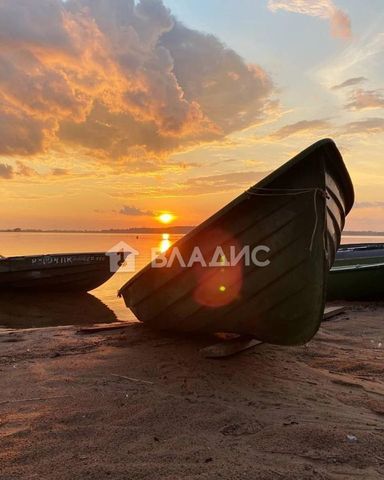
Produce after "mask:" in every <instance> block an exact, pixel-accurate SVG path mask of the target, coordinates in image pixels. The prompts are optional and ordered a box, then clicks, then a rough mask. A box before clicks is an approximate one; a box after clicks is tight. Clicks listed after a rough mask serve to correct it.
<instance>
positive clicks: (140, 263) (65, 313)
mask: <svg viewBox="0 0 384 480" xmlns="http://www.w3.org/2000/svg"><path fill="white" fill-rule="evenodd" d="M180 237H181V235H170V236H168V235H166V232H164V235H160V234H142V235H122V234H101V233H98V234H92V233H89V234H86V233H82V234H80V233H0V254H1V255H3V256H18V255H35V254H46V253H49V254H52V253H75V252H105V251H108V250H109V249H111V248H113V247H114V246H115V245H116V244H117V243H119V242H120V241H124V242H125V243H127V244H128V245H130V246H131V247H132V248H134V249H135V250H137V251H138V252H139V255H138V257H137V259H136V260H137V262H136V269H137V270H139V269H141V268H142V267H144V266H145V265H146V264H147V263H149V261H150V258H151V249H152V248H157V249H161V250H166V249H167V248H168V247H169V246H170V245H171V244H172V243H173V242H175V241H176V240H177V239H178V238H180ZM379 242H382V243H384V237H379V236H375V237H368V236H366V237H358V236H344V237H343V240H342V243H379ZM132 275H133V273H119V272H118V273H116V274H115V275H114V276H113V277H112V278H111V279H110V280H109V281H108V282H107V283H105V284H104V285H102V286H101V287H99V288H98V289H96V290H94V291H93V292H92V293H91V295H84V296H82V297H81V298H80V297H79V298H77V299H76V302H74V301H73V299H72V297H68V298H61V299H60V300H57V299H56V298H53V297H52V296H50V297H45V298H41V299H40V298H36V296H25V297H23V298H22V299H21V298H20V295H17V296H13V297H12V296H7V297H5V298H4V297H3V298H0V328H1V327H3V328H4V327H7V328H11V327H18V328H26V327H29V326H36V327H39V326H48V325H53V324H54V325H65V324H73V323H74V324H86V323H92V322H95V323H104V322H111V321H115V320H121V321H132V320H135V316H134V315H133V313H132V312H131V311H130V310H129V309H128V308H126V307H125V305H124V301H123V299H121V298H118V297H117V295H116V293H117V291H118V290H119V288H120V287H121V286H122V285H123V284H124V283H125V282H126V281H127V280H129V278H130V277H131V276H132Z"/></svg>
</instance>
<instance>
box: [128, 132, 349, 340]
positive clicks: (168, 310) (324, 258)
mask: <svg viewBox="0 0 384 480" xmlns="http://www.w3.org/2000/svg"><path fill="white" fill-rule="evenodd" d="M353 202H354V192H353V186H352V183H351V180H350V177H349V174H348V172H347V169H346V167H345V165H344V163H343V160H342V157H341V155H340V153H339V151H338V149H337V147H336V145H335V144H334V142H333V141H332V140H329V139H325V140H321V141H319V142H317V143H315V144H314V145H312V146H311V147H309V148H307V149H306V150H304V151H303V152H302V153H300V154H299V155H297V156H296V157H294V158H293V159H291V160H290V161H289V162H287V163H286V164H285V165H283V166H282V167H280V168H279V169H277V170H276V171H275V172H273V173H272V174H270V175H268V176H267V177H266V178H264V179H263V180H262V181H260V182H259V183H258V184H256V185H255V186H254V187H252V188H250V189H249V190H247V191H246V192H245V193H243V194H242V195H240V196H239V197H238V198H236V199H235V200H233V201H232V202H231V203H229V204H228V205H227V206H225V207H224V208H223V209H221V210H220V211H219V212H217V213H216V214H215V215H213V216H212V217H211V218H209V219H208V220H206V221H205V222H203V223H202V224H201V225H200V226H198V227H197V228H195V229H194V230H192V231H191V232H190V233H188V234H187V235H185V236H184V237H183V238H182V239H180V240H179V241H177V242H176V243H175V244H174V245H173V246H172V247H171V248H170V249H168V250H167V251H166V252H165V254H163V255H161V257H159V258H160V260H159V258H158V259H155V260H154V261H153V262H152V263H151V264H149V265H148V266H147V267H145V268H144V269H143V270H141V271H140V272H139V273H137V274H136V275H135V276H134V277H133V278H132V279H131V280H129V281H128V282H127V283H126V284H125V285H124V286H123V287H122V288H121V289H120V291H119V295H120V296H123V297H124V300H125V303H126V305H127V306H128V307H129V308H130V309H131V310H132V311H133V312H134V314H135V315H136V317H137V318H138V319H139V320H140V321H143V322H145V323H147V324H148V325H149V326H151V327H154V328H157V329H164V330H176V331H182V332H199V333H202V332H206V333H213V332H230V333H237V334H244V335H249V336H251V337H253V338H256V339H258V340H260V341H264V342H269V343H274V344H283V345H294V344H302V343H305V342H307V341H308V340H310V339H311V338H312V337H313V335H314V334H315V333H316V332H317V330H318V328H319V326H320V322H321V320H322V316H323V311H324V305H325V295H326V284H327V278H328V273H329V269H330V268H331V266H332V265H333V262H334V259H335V255H336V251H337V249H338V247H339V244H340V239H341V232H342V230H343V227H344V222H345V216H346V215H347V214H348V212H349V211H350V210H351V208H352V205H353ZM218 252H219V253H218ZM239 252H240V253H239ZM239 258H240V261H236V260H239Z"/></svg>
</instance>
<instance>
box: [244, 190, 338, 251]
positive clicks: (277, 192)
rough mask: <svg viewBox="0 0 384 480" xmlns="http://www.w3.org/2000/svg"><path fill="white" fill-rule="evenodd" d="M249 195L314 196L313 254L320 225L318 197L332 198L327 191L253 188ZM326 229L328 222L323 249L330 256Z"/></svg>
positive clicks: (310, 249)
mask: <svg viewBox="0 0 384 480" xmlns="http://www.w3.org/2000/svg"><path fill="white" fill-rule="evenodd" d="M245 193H246V194H248V195H252V196H256V197H269V196H282V197H284V196H295V195H305V194H307V193H312V194H313V206H314V210H315V225H314V227H313V231H312V235H311V243H310V244H309V251H310V252H311V253H312V250H313V244H314V242H315V237H316V232H317V227H318V224H319V214H318V209H317V195H318V194H320V195H321V196H322V197H323V198H325V199H327V198H330V197H329V195H328V193H327V192H326V190H323V189H322V188H318V187H313V188H255V187H252V188H250V189H249V190H247V191H246V192H245ZM325 215H326V209H325ZM325 228H326V220H325V222H324V232H323V247H324V251H325V252H326V254H328V251H327V247H326V242H325Z"/></svg>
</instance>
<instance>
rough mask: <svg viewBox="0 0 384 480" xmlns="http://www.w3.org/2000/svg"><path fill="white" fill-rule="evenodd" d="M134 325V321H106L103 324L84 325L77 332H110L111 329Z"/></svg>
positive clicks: (84, 333)
mask: <svg viewBox="0 0 384 480" xmlns="http://www.w3.org/2000/svg"><path fill="white" fill-rule="evenodd" d="M132 325H133V322H117V323H106V324H101V325H92V326H89V327H82V328H79V329H78V330H77V333H81V334H83V335H86V334H92V333H99V332H108V331H110V330H120V329H122V328H128V327H130V326H132Z"/></svg>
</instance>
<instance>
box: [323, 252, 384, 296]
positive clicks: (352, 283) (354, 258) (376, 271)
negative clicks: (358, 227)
mask: <svg viewBox="0 0 384 480" xmlns="http://www.w3.org/2000/svg"><path fill="white" fill-rule="evenodd" d="M383 280H384V244H383V243H360V244H359V243H356V244H347V245H342V246H341V247H340V248H339V250H338V252H337V254H336V261H335V265H334V267H333V268H332V269H331V271H330V275H329V280H328V294H327V296H328V299H329V300H384V281H383Z"/></svg>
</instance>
